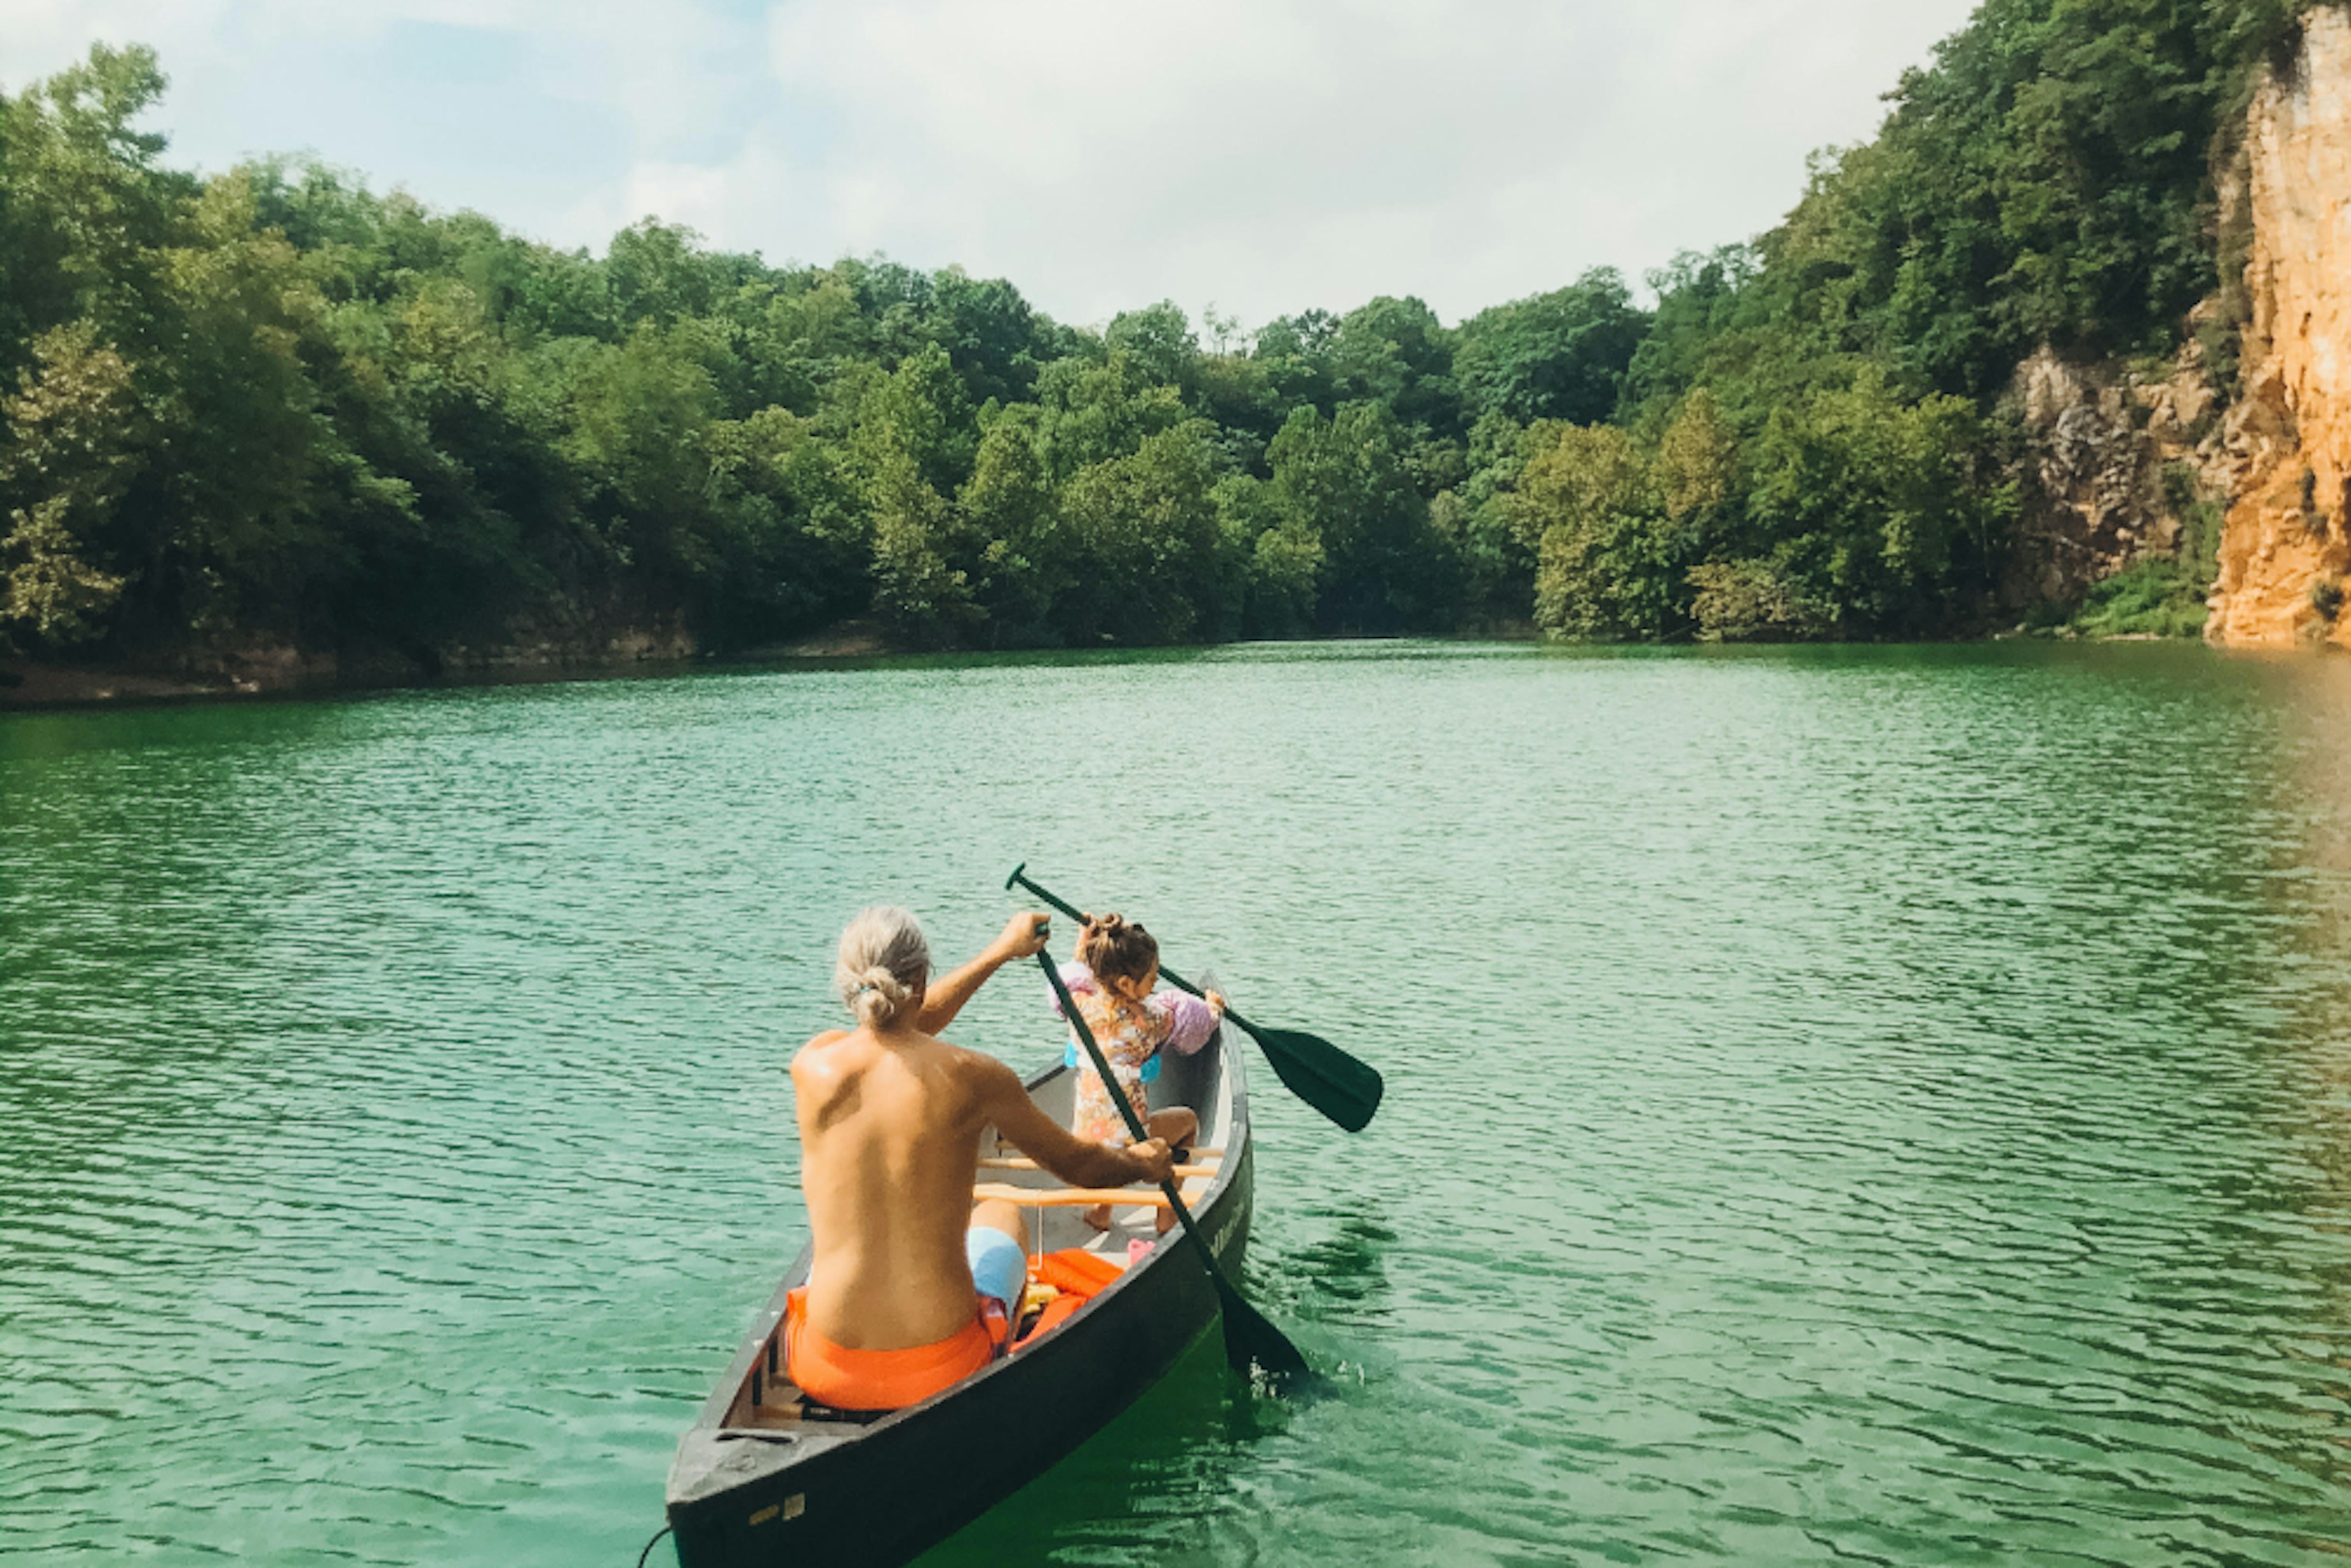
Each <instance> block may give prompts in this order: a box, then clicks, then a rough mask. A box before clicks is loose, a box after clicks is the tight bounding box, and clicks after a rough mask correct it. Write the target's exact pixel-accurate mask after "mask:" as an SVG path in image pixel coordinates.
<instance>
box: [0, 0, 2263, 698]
mask: <svg viewBox="0 0 2351 1568" xmlns="http://www.w3.org/2000/svg"><path fill="white" fill-rule="evenodd" d="M2301 8H2302V6H2301V5H2298V4H2296V3H2295V0H2221V3H2218V4H2191V3H2188V0H1990V3H1989V4H1987V5H1984V6H1983V7H1982V8H1981V9H1980V11H1979V12H1978V13H1977V15H1976V16H1975V17H1974V19H1973V20H1972V21H1971V22H1970V25H1969V26H1967V27H1966V28H1965V29H1964V30H1963V31H1961V32H1960V33H1959V34H1958V35H1956V36H1955V37H1952V38H1951V39H1949V41H1948V42H1946V43H1945V44H1944V45H1943V46H1942V47H1941V48H1940V49H1939V50H1938V55H1937V58H1936V61H1935V64H1934V66H1933V67H1932V68H1930V69H1928V70H1924V71H1918V72H1913V73H1911V74H1910V75H1908V76H1907V77H1906V78H1904V79H1903V81H1902V83H1901V86H1900V89H1899V90H1898V91H1897V92H1896V94H1895V95H1894V99H1893V103H1894V107H1893V110H1892V113H1891V115H1890V117H1889V119H1888V120H1887V122H1886V127H1885V129H1884V131H1882V133H1881V134H1880V136H1879V137H1878V138H1877V140H1876V141H1874V142H1872V143H1870V144H1868V145H1865V146H1862V147H1858V148H1855V149H1853V150H1850V151H1848V152H1844V153H1843V154H1842V155H1840V156H1835V157H1824V158H1823V159H1821V160H1819V161H1818V162H1816V164H1815V167H1814V169H1813V177H1812V181H1811V184H1810V187H1809V189H1808V191H1807V193H1806V194H1805V195H1804V197H1803V199H1802V202H1801V203H1800V204H1799V205H1798V206H1797V207H1796V208H1795V210H1794V211H1793V212H1792V214H1790V216H1789V217H1788V219H1787V221H1786V222H1785V223H1784V224H1783V225H1782V226H1781V227H1780V228H1778V229H1775V230H1773V231H1772V232H1771V233H1770V234H1768V235H1764V236H1762V237H1761V239H1759V240H1757V241H1756V242H1754V243H1753V244H1751V245H1744V246H1730V247H1728V248H1726V249H1723V250H1721V251H1719V252H1716V253H1713V254H1711V255H1705V256H1683V257H1681V258H1679V259H1678V260H1677V261H1676V262H1675V263H1673V265H1672V266H1670V267H1667V268H1666V269H1665V270H1664V271H1662V272H1661V273H1659V274H1656V276H1655V277H1653V278H1652V280H1651V281H1652V283H1653V284H1654V286H1655V289H1656V295H1657V304H1656V308H1655V309H1654V310H1646V309H1642V308H1637V307H1636V305H1635V302H1634V298H1633V297H1632V295H1631V293H1630V291H1629V290H1628V289H1627V287H1626V286H1625V283H1624V281H1623V280H1622V279H1621V278H1620V277H1617V276H1616V275H1614V273H1611V272H1607V271H1594V272H1591V273H1587V274H1586V275H1585V276H1584V277H1582V278H1581V279H1580V280H1578V281H1576V282H1575V283H1573V284H1572V285H1570V286H1569V287H1564V288H1562V289H1559V290H1557V291H1556V292H1553V293H1550V294H1544V295H1539V296H1536V297H1534V298H1528V299H1522V300H1519V301H1517V302H1514V303H1511V304H1507V305H1500V306H1497V307H1495V308H1491V309H1489V310H1486V311H1484V312H1482V313H1480V314H1479V315H1477V316H1474V317H1472V318H1470V319H1468V320H1467V321H1465V322H1463V323H1461V324H1460V325H1459V326H1458V327H1453V328H1448V327H1447V326H1445V325H1444V324H1443V323H1442V322H1440V321H1439V320H1438V319H1437V317H1436V316H1435V315H1434V314H1433V313H1432V312H1431V311H1430V310H1429V309H1428V308H1427V307H1426V306H1425V305H1423V304H1422V303H1421V302H1420V301H1418V300H1416V299H1410V298H1406V299H1393V298H1378V299H1374V300H1373V301H1371V302H1370V303H1368V304H1366V305H1364V306H1361V307H1360V308H1356V309H1353V310H1351V311H1349V312H1347V313H1346V314H1344V315H1337V316H1334V315H1331V314H1328V313H1326V312H1323V311H1321V310H1308V311H1306V312H1304V313H1302V314H1300V315H1296V316H1291V317H1287V318H1284V319H1279V320H1276V321H1274V322H1272V323H1271V324H1270V325H1268V326H1265V327H1263V328H1261V329H1259V330H1257V331H1256V332H1254V333H1251V334H1247V335H1242V334H1239V333H1238V331H1237V329H1236V326H1237V324H1235V323H1233V322H1229V321H1224V320H1217V319H1213V318H1212V319H1210V320H1208V321H1207V322H1206V323H1204V324H1202V325H1201V326H1200V327H1196V326H1195V324H1194V323H1192V322H1190V321H1188V320H1187V319H1186V317H1185V315H1184V313H1183V312H1182V311H1180V310H1179V309H1177V308H1175V307H1174V306H1172V305H1167V304H1161V305H1156V306H1152V307H1148V308H1143V309H1138V310H1134V311H1130V312H1127V313H1125V314H1123V315H1121V316H1119V317H1117V318H1115V319H1113V320H1112V321H1111V322H1110V324H1109V325H1108V326H1107V328H1105V329H1099V330H1096V329H1084V328H1075V327H1071V326H1067V325H1063V324H1061V323H1058V322H1055V321H1052V320H1050V319H1048V318H1046V317H1045V316H1043V315H1042V314H1040V313H1039V312H1038V311H1036V310H1035V309H1033V308H1030V306H1029V304H1028V303H1027V302H1026V301H1025V300H1024V299H1023V298H1021V296H1020V294H1019V291H1018V290H1017V289H1016V288H1015V287H1013V286H1012V285H1011V284H1009V283H1007V282H1002V281H994V280H990V281H982V280H978V279H974V278H971V277H967V276H966V275H965V274H964V273H962V272H961V271H960V270H957V269H955V268H952V267H951V268H949V269H947V270H946V271H943V272H937V273H929V274H925V273H922V272H918V271H914V270H911V269H909V268H906V267H900V266H897V265H894V264H892V263H889V262H886V261H881V260H871V261H843V262H841V263H838V264H836V265H834V266H832V267H782V268H778V267H769V266H768V265H766V264H765V263H764V262H762V261H761V260H760V259H759V258H758V257H757V256H743V255H733V254H726V253H721V252H715V251H711V250H708V249H705V248H703V247H702V246H699V245H697V244H696V243H695V236H694V235H691V234H690V233H689V232H687V231H684V230H682V229H678V228H674V227H669V226H665V225H661V224H659V223H657V222H653V221H650V220H649V221H647V222H645V223H643V224H640V225H636V226H634V227H632V228H630V229H627V230H625V231H623V232H622V233H621V234H620V235H616V236H615V237H614V239H613V241H612V243H611V246H610V248H609V251H608V253H607V254H606V255H605V256H603V257H602V258H601V259H600V258H597V257H594V256H590V255H588V254H587V253H585V252H579V251H561V250H556V249H552V248H549V247H548V246H542V245H537V244H533V243H531V242H528V241H527V240H524V239H520V238H517V237H516V236H514V235H509V234H507V233H506V232H505V231H503V230H501V229H500V228H499V227H498V226H497V225H496V224H495V223H493V222H492V221H490V220H489V219H487V218H485V217H482V216H480V215H477V214H472V213H459V214H444V213H438V212H434V211H433V210H431V209H429V208H427V207H425V206H423V205H422V204H419V203H417V202H416V201H414V200H413V199H411V198H410V197H408V196H407V195H405V194H401V193H394V194H392V195H389V196H385V195H378V194H374V193H370V192H369V191H367V190H366V189H365V188H364V187H363V186H361V185H360V184H359V183H357V182H355V181H354V180H352V179H350V178H349V177H346V176H344V175H342V174H340V173H338V172H335V171H332V170H329V169H326V168H322V167H318V166H312V165H302V164H294V163H287V162H262V163H256V164H251V165H247V166H244V167H240V168H237V169H235V170H233V171H231V172H227V173H225V174H221V175H218V176H215V177H214V178H211V179H206V180H200V179H198V178H196V177H194V176H193V175H191V174H188V173H186V172H178V171H174V170H172V169H170V168H167V167H165V166H164V165H163V164H162V162H161V161H160V160H161V158H162V152H163V141H162V138H161V137H159V136H155V135H152V134H149V133H146V132H144V131H141V130H139V129H138V125H139V122H140V118H141V115H142V113H143V112H144V111H146V110H149V109H150V108H151V106H152V105H153V104H154V103H155V102H156V101H157V100H158V99H159V97H160V95H161V93H162V87H163V78H162V76H161V75H160V74H159V72H158V69H157V66H156V62H155V60H154V58H153V57H152V54H151V53H150V52H148V51H146V50H144V49H140V48H129V49H123V50H113V49H109V48H105V47H99V48H96V49H93V50H92V51H91V54H90V56H89V59H88V61H87V62H86V63H84V64H82V65H80V66H78V67H76V68H72V69H70V70H68V71H65V72H63V73H61V74H60V75H58V76H57V77H55V78H50V79H49V80H47V81H46V82H43V83H40V84H37V85H36V86H34V87H32V88H30V89H28V90H26V92H25V93H23V94H22V95H21V96H18V97H15V98H11V99H6V100H5V102H0V388H5V391H6V394H7V395H6V399H5V404H0V414H5V426H6V428H5V445H0V518H5V528H0V573H5V577H0V639H6V640H8V641H12V642H13V643H15V645H16V647H17V648H18V649H19V650H20V651H22V652H26V653H35V654H46V655H51V656H68V657H108V656H122V655H130V654H135V653H143V652H153V651H156V650H160V649H171V648H184V647H189V646H194V645H201V644H203V643H206V642H207V641H218V640H223V639H235V638H240V637H242V638H247V639H251V638H266V639H277V640H285V641H290V642H293V643H298V644H300V645H303V646H307V647H313V648H349V647H353V646H373V647H381V648H388V649H393V650H399V651H402V652H403V653H409V654H411V655H412V656H413V657H416V658H418V659H420V660H422V661H424V662H426V663H428V664H429V663H432V662H434V661H435V660H437V658H438V657H439V656H440V651H441V650H444V649H446V648H448V647H450V646H452V645H455V644H467V645H474V646H483V645H488V644H495V643H499V642H501V641H503V640H505V639H507V638H509V637H511V636H513V635H516V634H517V630H518V629H521V628H532V629H538V630H541V631H546V630H557V631H559V630H560V629H561V628H564V627H567V626H583V625H593V624H613V623H622V622H646V621H663V620H667V621H674V622H678V623H682V624H684V625H685V626H687V627H689V628H691V629H692V630H693V631H694V632H695V634H696V635H697V636H698V637H699V638H700V639H701V640H702V641H703V642H704V643H705V645H708V646H712V647H726V646H743V645H747V644H754V643H762V642H768V641H771V640H774V639H778V638H781V637H786V636H789V635H791V634H794V633H797V632H803V631H807V630H810V629H813V628H816V627H819V626H821V625H824V624H826V623H828V622H833V621H836V620H839V619H841V618H843V617H847V616H852V615H863V614H872V615H876V616H879V617H881V618H883V620H884V621H886V622H888V623H889V624H890V625H891V627H892V628H893V630H894V631H895V632H896V633H897V634H898V635H900V636H902V637H904V638H905V639H907V640H910V641H914V642H918V643H929V644H939V645H961V646H981V647H1012V646H1039V645H1045V646H1056V645H1078V646H1090V645H1095V644H1099V643H1166V642H1185V641H1198V640H1209V639H1220V638H1229V637H1235V636H1290V635H1299V634H1306V633H1313V632H1404V631H1446V630H1475V629H1480V628H1498V627H1508V626H1513V625H1526V624H1529V623H1532V624H1534V625H1538V626H1540V627H1541V628H1543V629H1545V630H1546V631H1549V632H1556V633H1560V634H1564V635H1572V636H1584V637H1600V638H1635V639H1672V638H1682V637H1691V636H1697V637H1706V638H1764V637H1780V638H1792V637H1903V636H1921V635H1936V634H1948V633H1955V632H1967V631H1970V630H1975V629H1980V628H1981V627H1983V626H1984V625H1986V624H1987V623H1988V622H1989V621H1990V619H1991V617H1992V616H1993V615H1994V614H1995V613H1996V612H2007V613H2012V612H2013V610H2014V608H2015V607H2014V606H2013V605H2008V606H2001V605H2000V604H1998V603H1997V601H1996V598H1997V592H1998V589H1999V584H2000V581H2001V571H2002V568H2003V565H2004V564H2005V562H2006V561H2007V559H2008V555H2009V551H2010V549H2011V537H2012V534H2013V530H2014V525H2015V521H2016V518H2017V517H2018V515H2019V509H2020V505H2021V497H2020V493H2019V490H2018V485H2017V481H2016V480H2015V478H2014V477H2013V476H2014V475H2015V474H2016V473H2017V472H2018V468H2017V465H2016V463H2015V461H2014V457H2015V453H2014V447H2015V443H2016V439H2017V433H2016V426H2015V423H2014V421H2013V417H2012V415H2011V413H2010V412H2009V411H2008V410H2007V409H2006V408H2005V407H2004V406H2003V404H2002V402H2001V392H2002V391H2003V389H2004V387H2005V386H2006V385H2007V383H2008V382H2009V379H2010V377H2011V372H2012V371H2013V369H2014V367H2015V365H2016V363H2017V361H2019V360H2020V359H2021V358H2022V357H2023V356H2024V355H2026V354H2028V353H2029V352H2031V351H2032V350H2033V349H2034V348H2035V347H2037V346H2038V345H2040V344H2043V343H2050V344H2053V345H2054V346H2056V347H2057V348H2058V349H2059V350H2061V351H2064V352H2067V353H2071V354H2076V355H2097V356H2108V357H2111V356H2119V355H2130V354H2136V353H2162V352H2167V351H2168V350H2169V349H2170V348H2171V347H2172V346H2173V345H2174V344H2176V343H2177V341H2178V340H2179V334H2180V332H2181V331H2182V329H2183V328H2182V323H2183V321H2184V319H2185V318H2186V314H2187V312H2188V311H2189V308H2190V307H2191V306H2192V305H2194V304H2195V303H2196V302H2197V301H2198V300H2199V299H2200V298H2205V297H2206V296H2209V295H2214V294H2216V293H2218V294H2219V295H2220V309H2218V310H2217V311H2213V312H2208V314H2207V329H2208V331H2209V332H2210V334H2211V341H2210V343H2209V344H2208V347H2209V348H2210V350H2211V351H2210V354H2209V355H2208V359H2207V362H2208V364H2209V365H2211V366H2212V367H2214V371H2215V373H2216V374H2217V375H2220V376H2224V377H2225V376H2227V375H2229V374H2231V367H2232V366H2233V352H2234V342H2235V330H2236V327H2237V325H2238V323H2237V320H2236V319H2235V318H2234V317H2233V316H2232V315H2231V312H2232V311H2235V310H2238V309H2240V308H2241V306H2240V305H2239V304H2238V302H2237V301H2236V300H2235V299H2234V297H2233V295H2232V294H2231V291H2230V290H2229V289H2227V288H2224V287H2222V282H2221V280H2222V277H2223V276H2224V275H2225V274H2226V273H2227V272H2228V271H2229V269H2230V265H2231V245H2232V243H2236V242H2233V241H2232V239H2231V235H2232V234H2234V233H2236V232H2237V230H2238V228H2240V227H2241V218H2240V216H2239V215H2238V214H2229V213H2223V212H2220V211H2217V210H2216V209H2215V207H2214V198H2213V191H2214V182H2213V180H2212V179H2211V177H2210V169H2211V167H2212V166H2213V162H2214V160H2215V158H2216V157H2218V156H2220V155H2222V154H2224V153H2225V152H2226V149H2227V141H2226V138H2227V135H2228V131H2227V128H2229V127H2231V126H2233V125H2234V124H2236V123H2237V122H2238V121H2239V120H2241V109H2242V107H2243V103H2244V101H2245V96H2246V94H2247V92H2248V90H2249V84H2250V83H2251V81H2252V79H2253V75H2254V70H2255V68H2257V67H2258V66H2259V65H2260V63H2261V62H2262V60H2263V59H2264V58H2265V57H2267V55H2268V54H2269V53H2270V52H2271V51H2273V50H2275V49H2276V48H2278V47H2280V46H2281V44H2282V42H2283V40H2285V39H2287V38H2288V37H2291V33H2292V27H2293V21H2294V14H2295V13H2296V12H2297V11H2298V10H2299V9H2301ZM1467 243H1474V236H1473V237H1471V238H1469V239H1468V241H1467ZM1204 330H1205V333H1206V338H1207V340H1206V341H1205V342H1204V341H1203V331H1204ZM2193 588H2194V585H2193V584H2192V583H2183V585H2182V591H2193Z"/></svg>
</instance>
